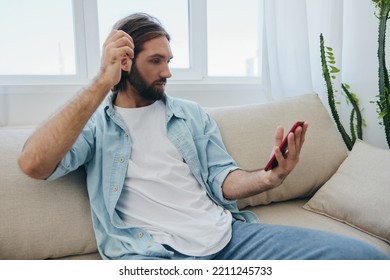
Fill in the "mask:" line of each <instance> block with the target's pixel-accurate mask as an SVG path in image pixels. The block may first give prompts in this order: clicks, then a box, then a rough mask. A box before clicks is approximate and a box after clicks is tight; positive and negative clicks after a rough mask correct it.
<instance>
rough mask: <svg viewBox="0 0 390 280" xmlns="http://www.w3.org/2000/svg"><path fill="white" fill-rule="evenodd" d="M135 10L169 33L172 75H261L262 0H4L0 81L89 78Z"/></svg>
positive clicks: (202, 78) (199, 78) (197, 78)
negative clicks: (117, 27) (116, 28)
mask: <svg viewBox="0 0 390 280" xmlns="http://www.w3.org/2000/svg"><path fill="white" fill-rule="evenodd" d="M133 12H146V13H150V14H152V15H154V16H156V17H157V18H159V19H160V20H161V22H162V24H163V25H164V27H165V28H166V29H167V31H168V32H169V33H170V34H171V47H172V51H173V54H174V59H173V60H172V63H171V67H172V73H173V78H172V80H173V81H174V80H176V81H187V82H188V81H192V82H193V83H196V82H212V81H216V80H218V79H219V80H221V79H222V81H237V80H240V81H241V82H244V83H245V82H246V81H253V80H255V81H256V83H259V82H260V78H261V71H260V65H261V52H262V50H261V45H262V42H261V38H262V26H261V25H262V0H245V1H238V0H164V1H156V0H143V1H138V0H57V1H52V0H35V1H29V0H19V1H13V0H2V1H0V34H2V35H1V37H0V46H1V52H0V61H1V63H0V84H3V85H4V84H5V85H10V84H42V83H44V84H46V83H49V84H84V83H86V82H87V81H88V80H89V79H91V78H92V77H93V76H94V75H95V73H96V72H97V70H98V69H99V64H100V51H101V49H100V48H101V46H102V44H103V42H104V40H105V38H106V36H107V35H108V33H109V31H110V29H111V27H112V25H113V24H114V23H115V22H116V21H117V20H118V19H120V18H121V17H123V16H126V15H128V14H130V13H133ZM15 15H17V16H15Z"/></svg>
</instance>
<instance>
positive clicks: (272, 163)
mask: <svg viewBox="0 0 390 280" xmlns="http://www.w3.org/2000/svg"><path fill="white" fill-rule="evenodd" d="M303 123H304V122H303V121H297V122H295V123H294V125H293V126H292V127H291V129H290V131H289V132H288V133H287V134H286V136H285V137H284V139H283V141H282V144H280V146H279V148H280V151H281V152H282V154H283V155H285V154H286V150H287V136H288V135H289V134H290V132H294V131H295V129H297V128H298V127H299V126H303ZM276 166H278V161H277V160H276V157H275V154H274V155H273V156H272V158H271V159H270V160H269V162H268V163H267V165H266V166H265V168H264V170H265V171H268V170H271V169H273V168H275V167H276Z"/></svg>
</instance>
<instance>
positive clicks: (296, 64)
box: [263, 0, 343, 99]
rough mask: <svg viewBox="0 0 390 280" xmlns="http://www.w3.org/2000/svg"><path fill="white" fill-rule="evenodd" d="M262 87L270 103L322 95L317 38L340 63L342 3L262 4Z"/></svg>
mask: <svg viewBox="0 0 390 280" xmlns="http://www.w3.org/2000/svg"><path fill="white" fill-rule="evenodd" d="M264 14H265V17H264V31H265V32H264V38H265V41H264V43H265V45H264V50H265V51H264V56H265V57H264V67H265V68H264V72H263V73H265V84H266V87H267V90H268V91H269V94H271V95H272V96H273V98H274V99H280V98H284V97H289V96H295V95H300V94H305V93H309V92H313V91H316V92H318V93H320V94H321V92H323V91H324V82H323V78H322V71H321V63H320V62H321V61H320V51H319V50H320V48H319V36H320V33H323V35H324V37H325V40H326V43H327V45H330V46H332V47H333V48H334V51H335V55H336V58H337V60H338V61H340V62H341V61H342V60H341V59H342V58H341V53H342V51H341V50H342V30H343V0H264Z"/></svg>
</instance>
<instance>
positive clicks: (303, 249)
mask: <svg viewBox="0 0 390 280" xmlns="http://www.w3.org/2000/svg"><path fill="white" fill-rule="evenodd" d="M169 40H170V37H169V35H168V33H167V32H166V31H165V30H164V29H163V27H162V26H161V25H160V24H159V22H158V21H157V20H156V19H155V18H153V17H151V16H149V15H146V14H134V15H130V16H129V17H126V18H124V19H122V20H120V21H119V22H118V23H117V24H116V25H115V26H114V29H113V31H112V32H111V33H110V35H109V36H108V38H107V40H106V42H105V43H104V46H103V55H102V61H101V68H100V72H99V74H98V75H97V77H96V78H95V79H94V80H93V81H92V82H91V84H90V85H88V86H87V87H86V88H85V89H83V90H82V91H81V92H80V93H79V94H77V95H76V96H75V97H74V98H73V99H72V100H71V101H70V102H69V103H68V104H67V105H66V106H65V107H64V108H63V109H62V110H60V111H59V112H58V113H57V114H56V115H54V116H53V117H52V118H51V119H50V120H49V121H47V122H46V123H44V124H43V125H42V126H41V127H40V128H39V129H38V130H37V131H36V132H35V133H34V134H33V135H32V136H31V137H30V139H29V140H28V141H27V143H26V145H25V147H24V149H23V151H22V153H21V155H20V158H19V165H20V167H21V169H22V170H23V171H24V172H25V173H26V174H28V175H30V176H32V177H34V178H38V179H49V180H53V179H56V178H58V177H60V176H63V175H65V174H67V173H68V172H71V171H73V170H75V169H77V168H78V167H79V166H81V165H84V166H85V168H86V171H87V187H88V194H89V198H90V203H91V209H92V219H93V225H94V230H95V234H96V240H97V245H98V249H99V252H100V254H101V256H102V257H103V258H104V259H187V258H197V259H301V258H304V259H312V258H325V259H327V258H359V259H360V258H385V256H384V255H381V253H379V252H377V251H376V250H375V249H373V248H371V247H368V246H366V245H364V244H362V243H360V242H357V241H353V240H349V239H346V238H341V237H337V236H333V235H328V234H325V233H321V232H315V231H309V230H305V229H299V228H290V227H283V226H267V225H262V224H260V223H258V221H257V218H256V216H255V215H254V214H253V213H250V212H244V211H239V210H238V209H237V206H236V203H235V200H236V199H239V198H243V197H248V196H251V195H254V194H257V193H261V192H263V191H266V190H269V189H272V188H276V187H277V186H279V185H280V184H281V183H282V182H283V180H284V179H285V178H286V176H287V175H288V174H289V173H290V172H291V171H292V170H293V168H294V167H295V166H296V164H297V163H298V160H299V154H300V150H301V148H302V145H303V142H304V138H305V133H306V130H307V126H308V125H307V123H305V124H304V126H303V128H299V129H297V130H296V132H295V133H290V135H288V154H287V156H286V157H283V156H282V154H281V151H280V150H279V149H278V148H277V146H278V145H279V144H280V143H281V141H282V138H283V130H282V129H281V128H278V129H277V131H276V137H275V149H274V152H275V154H276V158H277V160H278V163H279V165H278V167H276V168H275V169H272V170H270V171H267V172H265V171H264V170H257V171H245V170H242V169H239V168H238V167H237V166H236V164H235V162H234V160H233V159H232V158H231V157H230V156H229V155H228V153H227V152H226V150H225V148H224V145H223V143H222V140H221V136H220V134H219V132H218V128H217V126H216V124H215V122H214V121H213V120H212V119H210V117H209V116H208V115H207V114H206V113H205V112H204V111H203V110H202V109H201V108H200V107H199V106H198V105H197V104H195V103H193V102H189V101H184V100H181V99H175V98H171V97H169V96H167V95H166V94H165V93H164V88H165V84H166V81H167V79H168V78H170V77H171V73H170V70H169V62H170V60H171V59H172V57H173V55H172V52H171V49H170V46H169ZM110 90H112V93H111V94H109V92H110ZM102 102H103V104H102V106H100V105H101V103H102Z"/></svg>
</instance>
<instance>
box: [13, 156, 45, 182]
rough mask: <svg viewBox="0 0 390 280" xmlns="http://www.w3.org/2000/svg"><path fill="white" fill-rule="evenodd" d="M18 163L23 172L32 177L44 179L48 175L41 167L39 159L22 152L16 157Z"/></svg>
mask: <svg viewBox="0 0 390 280" xmlns="http://www.w3.org/2000/svg"><path fill="white" fill-rule="evenodd" d="M18 165H19V168H20V170H21V171H22V172H23V173H24V174H26V175H27V176H29V177H31V178H34V179H39V180H44V179H46V178H47V177H48V176H49V175H50V173H49V174H48V172H45V171H44V170H43V169H42V166H43V164H41V163H40V162H39V160H37V159H36V158H34V157H32V156H28V155H26V154H25V153H23V152H22V153H21V154H20V156H19V158H18Z"/></svg>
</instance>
